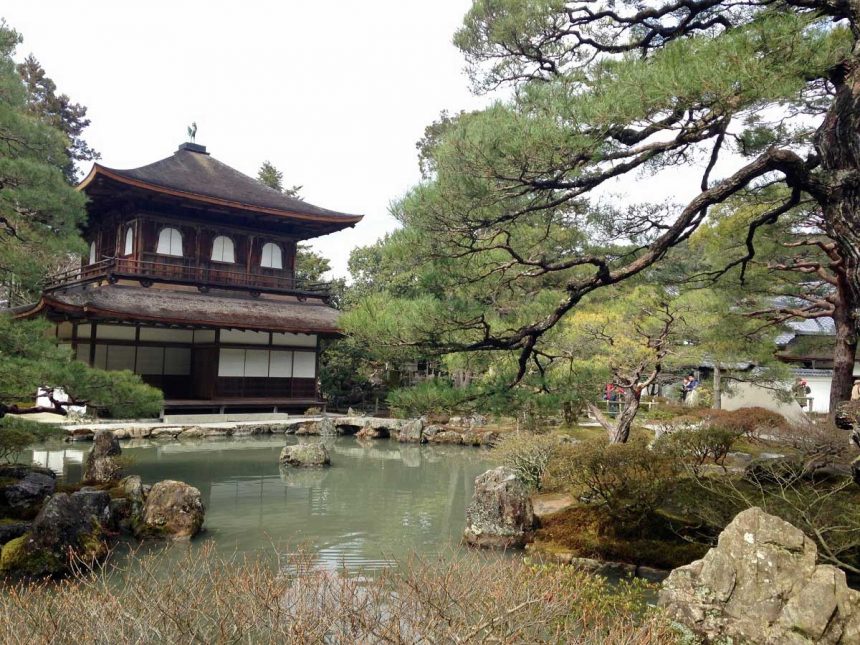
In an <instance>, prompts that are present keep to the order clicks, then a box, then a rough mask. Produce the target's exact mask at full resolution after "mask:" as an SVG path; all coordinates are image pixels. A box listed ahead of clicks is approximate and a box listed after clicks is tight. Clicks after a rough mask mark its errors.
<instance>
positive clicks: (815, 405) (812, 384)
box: [805, 376, 832, 414]
mask: <svg viewBox="0 0 860 645" xmlns="http://www.w3.org/2000/svg"><path fill="white" fill-rule="evenodd" d="M805 378H806V384H807V385H808V386H809V389H810V390H812V392H810V393H809V396H811V397H812V411H813V412H820V413H821V414H827V413H828V412H830V383H831V381H832V379H831V378H830V377H829V376H808V377H805Z"/></svg>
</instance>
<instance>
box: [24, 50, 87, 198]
mask: <svg viewBox="0 0 860 645" xmlns="http://www.w3.org/2000/svg"><path fill="white" fill-rule="evenodd" d="M18 74H20V76H21V78H22V79H23V81H24V86H25V87H26V88H27V107H28V110H29V112H30V113H31V114H33V115H35V116H37V117H38V118H39V119H41V120H42V121H43V122H45V123H46V124H48V125H50V126H52V127H54V128H56V129H58V130H60V131H62V132H63V133H64V134H65V135H66V137H67V138H68V142H67V145H66V157H65V159H64V160H63V161H61V162H59V163H60V167H61V169H62V171H63V174H64V175H65V176H66V180H67V181H68V182H69V183H70V184H74V183H77V181H78V178H79V172H78V171H79V168H78V164H79V163H80V162H81V161H93V160H95V159H100V158H101V155H100V154H99V153H98V152H96V151H95V150H93V149H92V148H91V147H90V145H89V144H88V143H87V142H86V141H85V140H84V138H83V132H84V130H85V129H86V128H87V127H88V126H89V125H90V120H89V119H88V118H87V108H86V107H85V106H83V105H81V104H80V103H73V102H72V100H71V99H70V98H69V97H68V96H67V95H65V94H57V85H56V83H54V81H52V80H51V79H50V78H49V77H48V76H47V74H46V73H45V70H44V69H43V68H42V65H41V64H40V63H39V61H38V60H36V58H35V57H34V56H33V55H32V54H30V55H29V56H27V58H25V59H24V62H23V63H21V64H19V65H18Z"/></svg>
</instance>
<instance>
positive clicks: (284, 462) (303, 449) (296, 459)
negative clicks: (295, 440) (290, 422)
mask: <svg viewBox="0 0 860 645" xmlns="http://www.w3.org/2000/svg"><path fill="white" fill-rule="evenodd" d="M278 461H279V462H280V464H281V466H294V467H297V468H321V467H323V466H330V465H331V459H330V457H329V455H328V450H327V449H326V447H325V446H324V445H323V444H321V443H299V444H296V445H294V446H286V447H285V448H284V449H283V450H282V451H281V456H280V458H279V460H278Z"/></svg>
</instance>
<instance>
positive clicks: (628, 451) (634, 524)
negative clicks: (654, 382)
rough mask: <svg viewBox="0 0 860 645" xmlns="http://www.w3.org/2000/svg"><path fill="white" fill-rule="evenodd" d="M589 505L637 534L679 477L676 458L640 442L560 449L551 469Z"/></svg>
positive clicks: (593, 443)
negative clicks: (603, 510) (601, 510)
mask: <svg viewBox="0 0 860 645" xmlns="http://www.w3.org/2000/svg"><path fill="white" fill-rule="evenodd" d="M550 474H551V475H550V476H551V477H552V479H553V481H555V482H559V483H560V482H566V483H567V485H568V487H569V488H572V489H573V491H574V493H575V494H577V495H580V499H582V500H583V501H584V502H585V503H587V504H592V505H597V506H602V507H604V508H605V509H606V511H607V513H609V515H610V516H611V517H613V518H614V519H615V520H616V521H617V522H619V523H620V525H621V527H624V528H627V529H629V530H636V529H638V528H641V527H642V526H643V523H644V522H645V520H646V519H647V518H648V516H649V515H651V514H652V513H653V512H654V511H655V510H656V509H657V508H658V507H659V506H660V504H661V503H662V502H663V500H664V499H665V498H666V496H667V494H668V493H669V491H670V490H671V485H672V483H673V482H674V481H675V480H677V478H678V475H679V474H680V466H679V464H678V463H677V460H676V459H675V458H674V456H673V455H671V454H669V453H667V452H664V451H658V450H649V449H648V447H647V445H646V443H645V442H644V441H641V440H632V441H629V442H627V443H622V444H617V443H616V444H611V443H608V442H606V441H602V440H601V441H584V442H581V443H579V444H574V445H566V446H562V447H561V448H560V449H559V450H558V452H557V454H556V457H555V459H554V460H553V462H552V464H551V466H550Z"/></svg>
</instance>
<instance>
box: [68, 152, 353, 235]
mask: <svg viewBox="0 0 860 645" xmlns="http://www.w3.org/2000/svg"><path fill="white" fill-rule="evenodd" d="M99 175H102V176H104V177H107V178H108V179H111V180H113V181H117V182H119V183H121V184H125V185H128V186H133V187H135V188H142V189H144V190H150V191H152V192H156V193H160V194H163V195H170V196H173V197H182V198H185V199H191V200H194V201H198V202H202V203H206V204H212V205H216V206H227V207H230V208H238V209H241V210H246V211H251V212H254V213H264V214H267V215H276V216H278V217H289V218H293V219H299V220H304V221H309V222H325V223H329V224H343V225H344V227H346V226H354V225H355V224H357V223H358V222H360V221H361V220H362V219H364V215H350V214H346V213H345V214H342V215H322V214H309V213H301V212H298V211H288V210H282V209H276V208H269V207H266V206H255V205H253V204H245V203H242V202H238V201H234V200H229V199H224V198H222V197H213V196H209V195H201V194H199V193H191V192H187V191H183V190H177V189H175V188H168V187H165V186H158V185H157V184H151V183H149V182H145V181H141V180H139V179H132V178H130V177H125V176H123V175H121V174H119V173H116V172H114V171H113V170H112V169H111V168H107V167H105V166H102V165H100V164H98V163H94V164H93V167H92V169H91V170H90V172H89V174H87V176H86V177H84V179H83V180H82V181H81V182H80V183H79V184H78V185H77V187H76V189H77V190H79V191H82V190H84V189H85V188H86V187H87V186H89V185H90V184H91V183H92V182H93V181H95V179H96V177H97V176H99Z"/></svg>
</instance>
